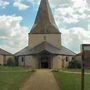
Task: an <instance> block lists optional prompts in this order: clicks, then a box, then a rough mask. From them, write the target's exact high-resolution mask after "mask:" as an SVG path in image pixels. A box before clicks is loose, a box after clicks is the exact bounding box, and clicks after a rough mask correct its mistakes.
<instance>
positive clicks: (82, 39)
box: [61, 27, 90, 53]
mask: <svg viewBox="0 0 90 90" xmlns="http://www.w3.org/2000/svg"><path fill="white" fill-rule="evenodd" d="M61 32H62V43H63V45H64V46H66V47H68V48H69V49H71V50H73V51H74V52H77V53H78V52H79V50H80V45H81V44H90V31H88V30H85V29H83V28H82V27H74V28H70V29H69V30H67V29H64V28H62V29H61Z"/></svg>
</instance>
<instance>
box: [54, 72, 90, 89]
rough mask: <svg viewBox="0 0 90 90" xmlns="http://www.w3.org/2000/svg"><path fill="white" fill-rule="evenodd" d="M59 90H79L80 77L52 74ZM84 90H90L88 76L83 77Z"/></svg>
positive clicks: (77, 75)
mask: <svg viewBox="0 0 90 90" xmlns="http://www.w3.org/2000/svg"><path fill="white" fill-rule="evenodd" d="M53 73H54V76H55V78H56V80H57V82H58V84H59V86H60V88H61V90H80V85H81V84H80V83H81V75H80V74H72V73H64V72H53ZM85 90H90V75H85Z"/></svg>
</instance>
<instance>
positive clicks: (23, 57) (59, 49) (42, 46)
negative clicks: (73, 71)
mask: <svg viewBox="0 0 90 90" xmlns="http://www.w3.org/2000/svg"><path fill="white" fill-rule="evenodd" d="M74 55H75V53H74V52H72V51H70V50H69V49H67V48H65V47H64V46H62V42H61V33H60V31H59V30H58V27H57V25H56V23H55V20H54V17H53V14H52V11H51V8H50V6H49V3H48V0H41V3H40V6H39V10H38V12H37V16H36V19H35V23H34V25H33V27H32V29H31V31H30V33H29V37H28V46H27V47H25V48H24V49H22V50H21V51H19V52H17V53H16V54H15V56H16V58H17V60H18V65H19V66H24V67H30V68H33V69H38V68H50V69H59V68H66V67H68V64H69V62H70V61H71V60H72V57H73V56H74Z"/></svg>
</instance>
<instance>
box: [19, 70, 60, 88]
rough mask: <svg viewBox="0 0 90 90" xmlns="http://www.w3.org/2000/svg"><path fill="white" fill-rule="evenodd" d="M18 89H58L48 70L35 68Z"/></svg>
mask: <svg viewBox="0 0 90 90" xmlns="http://www.w3.org/2000/svg"><path fill="white" fill-rule="evenodd" d="M20 90H60V89H59V86H58V84H57V82H56V80H55V78H54V76H53V74H52V72H51V71H50V70H44V69H43V70H37V71H36V72H35V73H34V74H33V75H32V76H31V77H30V79H29V80H28V81H26V82H25V83H24V85H23V87H22V88H21V89H20Z"/></svg>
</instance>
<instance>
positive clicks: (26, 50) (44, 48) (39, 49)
mask: <svg viewBox="0 0 90 90" xmlns="http://www.w3.org/2000/svg"><path fill="white" fill-rule="evenodd" d="M42 51H47V52H49V53H51V54H57V55H71V56H73V55H75V53H74V52H72V51H71V50H69V49H67V48H65V47H63V46H61V48H60V49H59V48H57V47H55V46H53V45H51V44H50V43H47V42H43V43H41V44H39V45H37V46H35V47H34V48H32V49H30V47H26V48H24V49H23V50H21V51H20V52H18V53H16V54H15V55H16V56H20V55H30V54H39V53H41V52H42Z"/></svg>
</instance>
